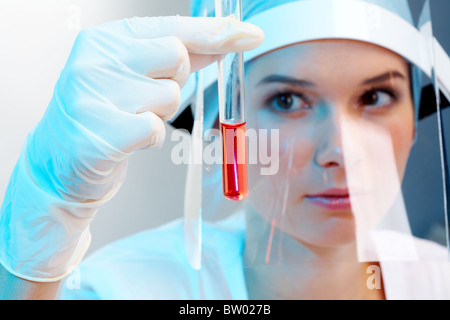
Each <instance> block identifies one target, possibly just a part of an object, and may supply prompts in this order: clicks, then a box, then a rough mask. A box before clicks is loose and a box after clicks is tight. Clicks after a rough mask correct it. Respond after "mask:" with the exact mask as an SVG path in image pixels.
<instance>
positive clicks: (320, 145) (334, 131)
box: [315, 112, 344, 168]
mask: <svg viewBox="0 0 450 320" xmlns="http://www.w3.org/2000/svg"><path fill="white" fill-rule="evenodd" d="M342 126H343V123H342V119H341V117H340V116H339V115H338V114H337V113H336V112H332V113H330V114H328V115H327V116H326V119H324V121H322V122H321V124H320V125H319V126H318V128H317V129H318V130H317V140H316V141H317V147H316V151H315V162H316V163H317V165H318V166H320V167H322V168H334V167H335V168H343V167H344V155H343V147H342Z"/></svg>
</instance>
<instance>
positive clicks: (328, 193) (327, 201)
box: [305, 188, 352, 210]
mask: <svg viewBox="0 0 450 320" xmlns="http://www.w3.org/2000/svg"><path fill="white" fill-rule="evenodd" d="M305 198H306V199H307V200H308V201H309V202H311V203H312V204H314V205H316V206H318V207H320V208H322V209H326V210H350V209H351V208H352V206H351V203H350V196H349V193H348V189H338V188H333V189H327V190H324V191H322V192H320V193H316V194H309V195H307V196H306V197H305Z"/></svg>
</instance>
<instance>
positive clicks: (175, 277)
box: [61, 215, 450, 300]
mask: <svg viewBox="0 0 450 320" xmlns="http://www.w3.org/2000/svg"><path fill="white" fill-rule="evenodd" d="M203 239H204V241H203V260H202V263H203V266H202V269H201V270H199V271H196V270H194V269H192V268H191V267H190V266H189V264H188V261H187V260H186V257H185V251H184V250H185V249H184V236H183V221H182V220H176V221H173V222H171V223H169V224H167V225H164V226H162V227H160V228H158V229H155V230H149V231H145V232H141V233H138V234H136V235H133V236H130V237H127V238H125V239H122V240H119V241H116V242H113V243H111V244H109V245H107V246H106V247H104V248H102V249H100V250H99V251H97V252H96V253H94V254H92V255H91V256H90V257H88V258H87V259H86V260H85V261H83V262H82V263H81V265H80V267H79V268H78V269H76V270H75V272H74V273H73V274H72V275H71V276H69V277H68V278H67V281H66V282H65V283H64V284H63V286H62V289H61V298H62V299H106V300H112V299H122V300H123V299H133V300H136V299H164V300H174V299H183V300H184V299H186V300H191V299H192V300H196V299H216V300H231V299H238V300H247V299H248V293H247V289H246V285H245V279H244V268H243V260H242V252H243V248H244V240H245V228H244V219H243V217H242V215H235V216H233V217H232V218H231V219H228V220H227V221H226V222H225V223H222V224H220V225H214V226H212V225H207V224H204V226H203ZM390 243H391V244H392V246H395V241H392V239H390ZM400 243H401V242H400ZM417 248H418V250H419V252H421V253H424V254H425V255H426V256H428V257H437V256H446V250H445V248H443V247H441V246H439V245H436V244H434V243H431V242H429V241H424V240H418V239H417ZM428 260H433V259H428ZM380 265H381V269H382V275H383V284H384V289H385V293H386V298H387V299H389V300H417V299H438V300H442V299H445V300H446V299H450V269H449V268H450V263H448V262H442V261H441V262H436V261H434V262H433V261H428V262H381V264H380ZM368 276H369V275H368Z"/></svg>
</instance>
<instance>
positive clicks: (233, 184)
mask: <svg viewBox="0 0 450 320" xmlns="http://www.w3.org/2000/svg"><path fill="white" fill-rule="evenodd" d="M220 128H221V133H222V152H223V155H222V159H223V165H222V173H223V179H222V180H223V193H224V195H225V197H227V198H228V199H230V200H235V201H239V200H242V199H244V198H245V197H247V195H248V168H247V167H248V164H247V138H246V135H245V133H246V123H245V122H243V123H238V124H228V123H221V124H220Z"/></svg>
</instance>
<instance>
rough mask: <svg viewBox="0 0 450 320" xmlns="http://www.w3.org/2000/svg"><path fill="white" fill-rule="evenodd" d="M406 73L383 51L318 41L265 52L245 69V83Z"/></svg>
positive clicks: (398, 60)
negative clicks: (271, 76) (279, 78)
mask: <svg viewBox="0 0 450 320" xmlns="http://www.w3.org/2000/svg"><path fill="white" fill-rule="evenodd" d="M394 69H396V70H398V71H400V72H404V73H405V74H406V73H407V70H408V64H407V62H406V61H405V60H404V59H403V58H402V57H401V56H399V55H398V54H396V53H394V52H392V51H389V50H387V49H385V48H382V47H379V46H376V45H373V44H369V43H365V42H360V41H353V40H318V41H311V42H305V43H300V44H294V45H290V46H287V47H283V48H280V49H278V50H274V51H271V52H268V53H266V54H264V55H262V56H259V57H258V58H255V59H254V60H252V61H251V62H250V63H249V64H248V67H247V71H248V77H249V80H250V81H252V80H257V79H258V78H261V77H265V76H267V75H268V74H289V75H295V74H298V73H301V74H302V75H304V76H308V77H311V78H321V77H326V78H327V79H329V78H330V77H342V76H345V77H346V78H348V77H352V78H364V77H367V76H373V75H374V74H377V73H380V72H381V71H384V70H394Z"/></svg>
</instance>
